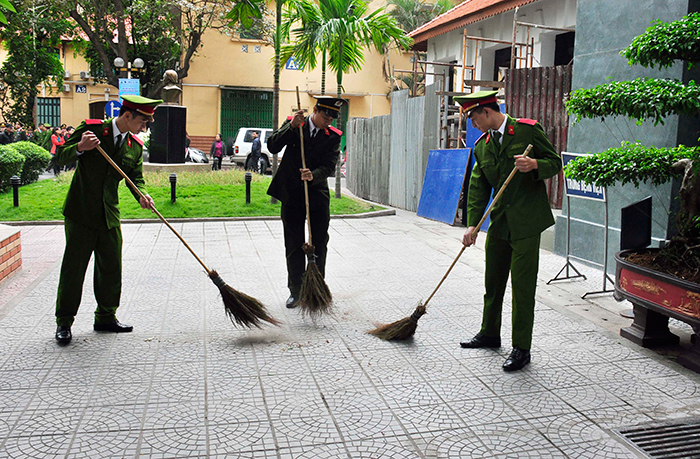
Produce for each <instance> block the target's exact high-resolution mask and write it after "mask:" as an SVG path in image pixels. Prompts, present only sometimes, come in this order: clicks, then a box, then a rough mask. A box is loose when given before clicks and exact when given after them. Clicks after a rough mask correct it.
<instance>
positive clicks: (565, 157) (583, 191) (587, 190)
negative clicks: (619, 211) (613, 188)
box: [561, 151, 605, 201]
mask: <svg viewBox="0 0 700 459" xmlns="http://www.w3.org/2000/svg"><path fill="white" fill-rule="evenodd" d="M582 156H587V155H586V154H584V153H569V152H566V151H562V152H561V158H562V161H563V162H564V166H565V167H566V165H567V163H568V162H569V161H573V160H574V159H577V158H580V157H582ZM564 179H565V185H566V194H568V195H569V196H573V197H577V198H585V199H593V200H595V201H605V188H604V187H602V186H595V185H592V184H588V183H585V182H583V181H582V180H574V179H570V178H569V177H564Z"/></svg>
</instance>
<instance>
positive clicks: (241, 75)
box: [0, 2, 411, 136]
mask: <svg viewBox="0 0 700 459" xmlns="http://www.w3.org/2000/svg"><path fill="white" fill-rule="evenodd" d="M378 4H379V3H378V2H374V4H373V5H375V6H376V5H378ZM272 9H273V10H274V8H272ZM202 43H203V45H202V47H201V48H200V49H199V50H198V53H197V54H196V55H195V57H194V58H193V60H192V61H191V67H190V69H189V72H188V76H187V77H186V78H184V79H183V81H181V85H182V90H183V91H182V104H183V105H184V106H185V107H187V131H188V134H189V135H190V136H214V135H215V134H216V133H217V132H219V130H220V125H221V119H220V118H221V89H222V88H229V89H246V88H248V89H256V90H265V91H272V89H273V88H272V86H273V82H274V75H273V61H272V59H273V56H274V48H273V47H272V46H271V45H270V44H267V43H265V42H263V41H258V40H240V39H232V38H231V37H229V36H227V35H224V34H221V33H219V32H218V31H216V30H212V29H210V30H208V31H207V32H206V33H205V34H204V36H203V40H202ZM243 45H247V52H244V51H243V50H242V46H243ZM256 46H259V52H255V47H256ZM5 55H6V53H5V52H4V51H3V50H2V49H1V47H0V62H2V61H3V60H4V58H5ZM364 56H365V64H364V66H363V68H362V70H360V71H359V72H357V73H349V74H346V75H344V77H343V87H344V92H343V97H344V98H346V99H348V100H349V102H350V104H349V115H350V116H351V117H365V118H368V117H372V116H379V115H385V114H388V113H389V112H390V110H391V101H390V98H389V97H387V94H388V93H389V91H390V83H389V82H388V81H386V80H385V79H384V77H383V75H382V65H383V63H384V57H383V56H381V55H380V54H379V53H377V52H376V51H374V50H369V49H365V50H364ZM135 57H137V56H134V58H135ZM61 58H62V62H63V65H64V68H65V70H66V72H67V74H66V78H65V80H64V84H65V85H67V88H66V89H69V90H68V91H64V90H63V89H64V88H57V87H49V86H46V87H42V88H40V93H39V96H40V97H60V98H61V122H62V123H65V124H67V125H73V126H77V125H78V124H79V123H80V122H81V121H82V120H83V119H85V118H88V117H89V116H90V109H89V106H90V103H91V102H95V101H104V100H109V99H117V98H118V89H117V88H114V87H112V86H109V85H105V84H100V83H97V84H96V83H95V82H94V81H93V79H92V78H89V79H88V80H83V79H81V77H80V72H81V71H87V70H88V65H87V63H86V62H85V60H84V59H83V58H82V57H81V56H79V55H78V54H77V53H75V52H74V50H73V48H72V47H71V46H70V43H69V42H66V43H64V47H63V50H62V52H61ZM409 58H410V54H409V53H400V52H396V51H392V52H390V53H389V60H390V62H391V64H392V65H394V66H395V67H396V68H404V69H405V68H410V67H411V64H410V63H409ZM146 65H148V62H147V63H146ZM281 68H282V69H281V73H280V106H279V119H280V122H281V121H282V120H284V119H285V118H286V117H287V116H288V115H290V114H291V113H292V112H293V111H294V109H295V108H296V106H297V100H296V92H295V89H296V87H297V86H298V87H299V91H300V92H301V96H300V98H301V104H302V107H303V108H305V109H310V108H311V107H313V105H314V104H315V100H314V99H313V97H312V96H313V95H320V92H321V70H320V68H317V69H315V70H312V71H306V70H288V69H285V62H282V63H281ZM77 86H85V89H86V93H76V87H77ZM336 91H337V87H336V75H335V74H334V73H333V72H331V71H330V70H328V71H327V72H326V94H328V95H335V94H336Z"/></svg>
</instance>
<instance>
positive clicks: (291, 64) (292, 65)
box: [284, 56, 303, 70]
mask: <svg viewBox="0 0 700 459" xmlns="http://www.w3.org/2000/svg"><path fill="white" fill-rule="evenodd" d="M284 68H285V69H287V70H303V69H302V68H301V66H300V65H299V64H297V61H296V60H295V59H294V56H292V57H290V58H289V59H287V63H286V64H284Z"/></svg>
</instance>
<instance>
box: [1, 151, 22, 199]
mask: <svg viewBox="0 0 700 459" xmlns="http://www.w3.org/2000/svg"><path fill="white" fill-rule="evenodd" d="M23 164H24V156H22V155H21V154H19V152H17V150H16V149H15V148H13V147H11V146H10V145H0V191H6V190H7V189H9V188H10V185H11V183H10V179H11V178H12V176H13V175H17V176H19V175H21V174H22V165H23Z"/></svg>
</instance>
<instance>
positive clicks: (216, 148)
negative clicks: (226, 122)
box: [209, 134, 226, 171]
mask: <svg viewBox="0 0 700 459" xmlns="http://www.w3.org/2000/svg"><path fill="white" fill-rule="evenodd" d="M225 149H226V144H225V143H224V142H222V141H221V134H216V139H215V140H214V142H212V144H211V148H210V149H209V155H210V156H211V158H212V160H213V163H212V165H211V169H212V170H214V171H220V170H221V161H222V160H223V158H224V151H225Z"/></svg>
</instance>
